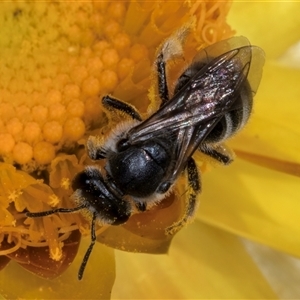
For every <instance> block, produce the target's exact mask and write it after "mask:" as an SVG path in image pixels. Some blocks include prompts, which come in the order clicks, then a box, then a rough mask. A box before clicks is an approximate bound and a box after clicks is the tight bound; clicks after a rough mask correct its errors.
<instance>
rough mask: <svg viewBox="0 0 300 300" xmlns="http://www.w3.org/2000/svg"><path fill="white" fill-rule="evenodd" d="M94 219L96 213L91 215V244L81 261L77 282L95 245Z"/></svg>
mask: <svg viewBox="0 0 300 300" xmlns="http://www.w3.org/2000/svg"><path fill="white" fill-rule="evenodd" d="M96 219H97V214H96V212H94V213H93V218H92V222H91V244H90V246H89V247H88V249H87V251H86V252H85V255H84V258H83V260H82V263H81V266H80V268H79V271H78V280H81V279H82V276H83V273H84V270H85V266H86V264H87V262H88V260H89V257H90V254H91V252H92V250H93V247H94V245H95V242H96V230H95V223H96Z"/></svg>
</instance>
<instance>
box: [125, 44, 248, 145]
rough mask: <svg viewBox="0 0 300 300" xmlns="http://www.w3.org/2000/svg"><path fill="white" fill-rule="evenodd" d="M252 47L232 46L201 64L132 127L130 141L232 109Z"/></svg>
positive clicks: (169, 130) (183, 127)
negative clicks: (187, 78)
mask: <svg viewBox="0 0 300 300" xmlns="http://www.w3.org/2000/svg"><path fill="white" fill-rule="evenodd" d="M252 48H253V47H251V46H244V47H242V48H239V49H233V50H230V51H228V52H226V53H225V54H222V55H220V56H218V57H217V58H215V59H213V60H212V61H210V62H209V63H208V64H207V65H205V66H204V67H203V68H201V69H200V70H199V71H198V72H197V73H196V74H195V75H194V76H193V77H192V78H191V79H190V80H189V81H188V82H187V83H186V84H185V85H184V86H183V87H182V88H181V89H180V90H179V91H178V92H177V93H176V94H175V96H174V97H173V98H172V99H171V100H169V101H168V102H167V103H166V104H165V105H164V106H162V107H161V108H160V109H159V110H158V111H157V112H156V113H154V114H153V115H152V116H151V117H150V118H148V119H146V120H145V121H144V122H142V123H141V124H139V125H138V126H136V127H134V128H133V129H132V130H130V132H129V141H130V143H131V144H134V143H136V142H139V141H143V140H146V139H148V138H150V137H151V136H153V135H156V136H158V135H166V134H168V133H169V134H173V133H174V132H176V131H178V130H180V129H185V128H187V127H198V126H200V124H201V123H205V122H208V121H209V120H211V119H214V118H217V117H219V116H221V115H223V114H224V113H225V112H227V111H228V110H230V107H231V106H232V105H233V103H234V101H235V99H236V96H237V95H238V91H239V88H240V86H241V85H242V84H243V83H245V81H246V78H247V75H248V73H249V69H250V65H251V58H252Z"/></svg>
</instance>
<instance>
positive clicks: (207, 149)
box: [198, 144, 234, 166]
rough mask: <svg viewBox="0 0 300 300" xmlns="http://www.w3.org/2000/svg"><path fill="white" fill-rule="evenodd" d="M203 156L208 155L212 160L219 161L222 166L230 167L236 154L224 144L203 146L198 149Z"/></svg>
mask: <svg viewBox="0 0 300 300" xmlns="http://www.w3.org/2000/svg"><path fill="white" fill-rule="evenodd" d="M198 150H199V151H201V152H202V153H203V154H205V155H208V156H209V157H211V158H212V159H214V160H216V161H218V162H219V163H221V164H222V165H225V166H227V165H229V164H231V163H232V162H233V158H234V153H233V151H232V150H230V149H229V148H228V147H226V146H225V145H223V144H220V145H214V146H211V145H205V144H203V145H201V146H200V147H199V149H198Z"/></svg>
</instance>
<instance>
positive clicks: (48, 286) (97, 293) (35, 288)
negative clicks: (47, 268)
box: [0, 239, 115, 299]
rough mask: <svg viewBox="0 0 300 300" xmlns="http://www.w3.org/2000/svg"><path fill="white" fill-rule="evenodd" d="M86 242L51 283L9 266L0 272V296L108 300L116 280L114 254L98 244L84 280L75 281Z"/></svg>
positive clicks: (13, 265) (87, 241)
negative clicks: (70, 262)
mask: <svg viewBox="0 0 300 300" xmlns="http://www.w3.org/2000/svg"><path fill="white" fill-rule="evenodd" d="M89 242H90V241H89V239H86V240H85V241H84V242H83V243H82V244H81V246H80V251H79V252H80V253H79V254H78V255H77V256H76V258H75V260H74V262H73V263H72V265H71V266H70V267H69V268H68V269H67V270H66V271H65V272H64V273H63V274H62V275H61V276H60V277H58V278H56V279H53V280H46V279H41V278H38V277H36V276H31V275H30V274H29V273H28V271H26V270H25V269H23V268H22V267H21V266H20V265H18V264H17V263H15V262H10V263H9V265H8V266H7V267H6V268H4V269H3V270H2V271H1V272H0V293H1V294H2V296H3V297H5V299H21V298H22V299H109V298H110V293H111V289H112V285H113V283H114V276H115V261H114V256H113V250H111V249H109V248H107V247H105V246H102V245H100V244H97V245H96V246H95V247H94V251H93V253H92V255H91V257H90V260H89V263H88V264H87V267H86V270H85V274H84V277H83V279H82V280H81V281H78V279H77V273H78V269H79V266H80V264H81V262H82V259H83V254H84V252H85V251H86V249H87V247H88V245H89ZM95 274H97V276H95ZM12 279H13V280H12ZM16 283H18V284H16Z"/></svg>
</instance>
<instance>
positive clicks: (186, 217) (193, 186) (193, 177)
mask: <svg viewBox="0 0 300 300" xmlns="http://www.w3.org/2000/svg"><path fill="white" fill-rule="evenodd" d="M186 171H187V177H188V184H189V197H188V199H187V201H186V204H185V209H184V214H183V216H182V218H181V219H180V220H179V221H177V222H175V223H174V224H172V225H171V226H169V227H167V228H166V234H168V235H173V234H175V233H176V232H178V231H179V230H180V229H181V228H182V227H183V226H184V225H186V224H187V223H188V222H190V221H191V220H192V219H193V217H194V215H195V212H196V210H197V207H198V204H199V200H198V199H197V198H198V195H199V193H200V191H201V181H200V176H199V172H198V170H197V165H196V163H195V160H194V159H193V158H192V157H191V158H190V159H189V160H188V163H187V168H186Z"/></svg>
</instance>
